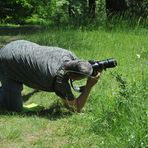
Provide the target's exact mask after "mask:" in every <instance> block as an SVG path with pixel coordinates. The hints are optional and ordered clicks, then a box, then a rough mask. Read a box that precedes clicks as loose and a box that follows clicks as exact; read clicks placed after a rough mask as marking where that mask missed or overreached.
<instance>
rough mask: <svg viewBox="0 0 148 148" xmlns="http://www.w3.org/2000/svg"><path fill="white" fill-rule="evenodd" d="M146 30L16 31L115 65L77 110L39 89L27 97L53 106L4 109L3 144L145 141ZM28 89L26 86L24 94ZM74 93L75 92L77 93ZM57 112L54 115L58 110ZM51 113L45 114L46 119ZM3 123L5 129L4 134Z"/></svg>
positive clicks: (127, 144)
mask: <svg viewBox="0 0 148 148" xmlns="http://www.w3.org/2000/svg"><path fill="white" fill-rule="evenodd" d="M147 33H148V31H147V30H146V29H138V28H136V29H135V30H127V29H125V30H121V29H120V28H118V29H115V30H104V29H95V30H85V29H80V28H79V29H53V30H51V29H46V30H44V31H42V32H37V33H34V34H29V35H25V36H19V37H18V38H21V39H27V40H30V41H33V42H36V43H39V44H42V45H47V46H59V47H62V48H65V49H68V50H71V51H72V52H74V53H75V54H76V55H77V56H78V57H80V58H81V59H87V60H90V59H95V60H101V59H106V58H109V57H114V58H115V59H117V61H118V67H117V68H114V69H110V70H107V71H104V72H103V73H102V77H101V79H100V80H99V82H98V84H97V85H96V86H95V87H94V88H93V90H92V92H91V94H90V97H89V100H88V102H87V104H86V106H85V108H84V110H83V112H82V113H81V114H76V113H74V114H72V115H71V114H70V113H68V111H66V110H64V109H63V107H62V106H61V105H59V104H58V105H59V106H58V107H55V108H52V107H50V106H51V104H53V103H54V104H55V102H56V101H57V100H58V97H57V96H56V95H55V94H51V93H50V94H48V93H43V92H39V93H36V94H34V95H33V96H32V97H31V98H30V99H29V100H28V101H27V102H26V103H30V102H35V103H38V104H41V105H43V106H44V107H46V108H47V109H48V108H52V111H51V110H50V112H46V113H45V114H44V113H43V114H33V115H32V114H30V115H26V114H13V115H12V114H10V115H9V114H3V113H1V114H3V115H1V117H0V131H1V132H0V139H1V140H0V145H2V147H10V146H11V147H16V143H17V144H18V146H17V147H28V146H29V147H76V148H77V147H123V148H124V147H143V148H144V147H147V146H148V143H147V108H146V103H147V80H148V77H147V75H148V72H147V68H148V64H147V53H148V50H147V49H148V43H147V40H148V34H147ZM30 91H31V89H30V88H28V87H25V88H24V90H23V94H27V93H28V92H30ZM77 95H78V94H77ZM57 114H58V116H57ZM49 119H50V120H49ZM4 127H5V129H6V130H5V134H4Z"/></svg>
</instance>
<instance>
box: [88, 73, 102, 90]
mask: <svg viewBox="0 0 148 148" xmlns="http://www.w3.org/2000/svg"><path fill="white" fill-rule="evenodd" d="M100 76H101V72H97V74H96V76H95V77H93V78H92V77H90V78H88V80H87V84H86V85H88V86H90V87H92V86H94V85H95V84H96V83H97V82H98V80H99V78H100Z"/></svg>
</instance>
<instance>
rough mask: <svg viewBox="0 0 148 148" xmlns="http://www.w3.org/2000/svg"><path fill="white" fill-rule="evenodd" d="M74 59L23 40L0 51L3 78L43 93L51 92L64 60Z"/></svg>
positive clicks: (68, 55) (54, 49) (71, 56)
mask: <svg viewBox="0 0 148 148" xmlns="http://www.w3.org/2000/svg"><path fill="white" fill-rule="evenodd" d="M74 59H76V57H75V55H73V54H72V53H71V52H70V51H67V50H64V49H61V48H58V47H47V46H40V45H38V44H35V43H32V42H29V41H24V40H18V41H13V42H11V43H9V44H7V45H6V46H5V47H3V48H2V49H0V63H1V69H2V71H3V72H4V76H5V78H8V79H13V80H15V81H17V82H20V83H24V84H26V85H27V86H30V87H32V88H36V89H40V90H44V91H53V82H54V77H55V76H56V73H57V70H58V69H59V67H60V66H61V65H62V64H63V63H64V62H65V61H66V60H74Z"/></svg>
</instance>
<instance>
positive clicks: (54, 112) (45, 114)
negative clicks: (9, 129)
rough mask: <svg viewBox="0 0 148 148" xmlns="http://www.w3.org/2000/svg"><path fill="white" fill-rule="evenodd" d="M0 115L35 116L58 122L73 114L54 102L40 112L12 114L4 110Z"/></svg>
mask: <svg viewBox="0 0 148 148" xmlns="http://www.w3.org/2000/svg"><path fill="white" fill-rule="evenodd" d="M0 115H6V116H23V117H25V116H37V117H41V118H46V119H49V120H58V119H62V118H67V117H70V116H72V115H73V112H72V111H70V110H68V109H66V108H65V107H64V106H63V105H62V104H61V103H59V102H55V103H53V104H52V105H51V106H50V107H49V108H44V109H42V110H40V111H27V112H26V111H22V112H12V111H7V110H5V109H1V110H0Z"/></svg>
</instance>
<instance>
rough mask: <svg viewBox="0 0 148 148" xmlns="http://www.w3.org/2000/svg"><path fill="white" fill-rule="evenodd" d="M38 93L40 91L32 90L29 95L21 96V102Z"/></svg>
mask: <svg viewBox="0 0 148 148" xmlns="http://www.w3.org/2000/svg"><path fill="white" fill-rule="evenodd" d="M38 92H40V91H39V90H33V91H32V92H30V93H28V94H26V95H23V96H22V97H23V102H27V101H28V100H29V98H30V97H31V96H33V95H34V94H36V93H38Z"/></svg>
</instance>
